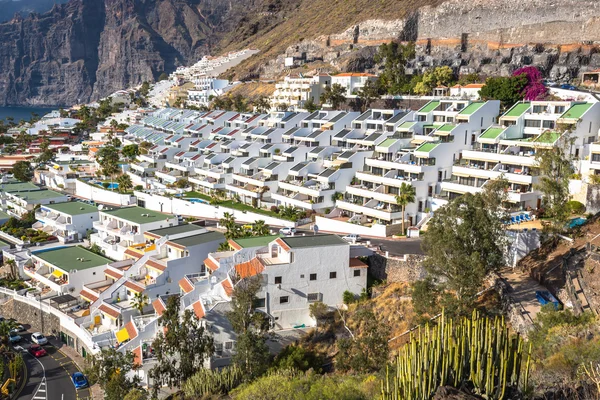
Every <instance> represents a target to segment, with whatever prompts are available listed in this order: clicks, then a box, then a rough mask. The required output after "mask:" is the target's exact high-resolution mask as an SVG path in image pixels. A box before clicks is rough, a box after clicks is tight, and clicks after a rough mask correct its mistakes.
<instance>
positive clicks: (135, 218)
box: [101, 206, 173, 224]
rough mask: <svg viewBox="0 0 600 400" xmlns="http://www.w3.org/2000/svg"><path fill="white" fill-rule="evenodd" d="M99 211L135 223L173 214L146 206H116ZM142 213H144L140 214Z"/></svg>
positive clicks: (170, 216) (165, 218)
mask: <svg viewBox="0 0 600 400" xmlns="http://www.w3.org/2000/svg"><path fill="white" fill-rule="evenodd" d="M101 212H103V213H106V214H108V215H112V216H113V217H117V218H121V219H124V220H127V221H131V222H134V223H136V224H144V223H146V222H154V221H161V220H167V219H169V218H173V215H170V214H163V213H161V212H158V211H152V210H148V209H147V208H143V207H139V206H133V207H123V208H116V209H114V210H102V211H101ZM142 214H144V215H143V216H142Z"/></svg>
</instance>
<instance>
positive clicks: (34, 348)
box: [27, 344, 47, 357]
mask: <svg viewBox="0 0 600 400" xmlns="http://www.w3.org/2000/svg"><path fill="white" fill-rule="evenodd" d="M27 351H28V352H29V354H31V355H32V356H34V357H42V356H45V355H46V354H47V353H46V350H44V348H43V347H42V346H40V345H39V344H32V345H31V346H29V349H28V350H27Z"/></svg>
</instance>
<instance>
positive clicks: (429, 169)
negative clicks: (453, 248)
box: [336, 100, 499, 225]
mask: <svg viewBox="0 0 600 400" xmlns="http://www.w3.org/2000/svg"><path fill="white" fill-rule="evenodd" d="M498 111H499V102H497V101H490V102H473V103H471V102H469V101H456V100H443V101H437V100H435V101H431V102H429V103H428V104H426V105H425V106H423V107H422V108H421V109H419V110H418V111H417V112H415V113H407V114H405V115H404V117H403V118H397V120H396V121H394V123H390V122H387V123H385V121H386V120H387V121H390V120H392V117H393V115H391V114H387V115H386V114H384V113H381V114H380V115H378V116H377V115H374V113H373V110H371V111H370V113H366V118H359V120H358V121H356V122H354V123H353V124H354V126H355V127H360V128H363V126H365V125H366V126H367V127H369V125H370V126H371V128H372V129H376V131H374V133H372V134H371V135H370V136H375V135H377V137H376V138H375V141H372V139H371V141H372V143H369V137H364V138H361V137H354V138H350V137H347V135H348V134H349V132H348V134H346V136H344V137H340V138H337V139H338V142H339V141H342V140H343V141H344V143H345V144H346V145H348V144H355V145H356V146H361V147H365V148H366V149H373V153H372V156H371V157H369V158H367V159H366V160H365V163H364V168H363V169H362V170H359V171H357V172H356V174H355V178H354V180H353V182H352V184H351V185H349V186H348V187H347V189H346V193H345V195H344V198H343V199H341V200H338V201H337V203H336V204H337V207H338V208H339V209H340V210H341V211H342V214H343V215H346V216H347V217H349V221H350V222H354V223H359V224H369V223H377V224H384V225H390V224H391V225H395V224H400V223H401V222H402V213H401V208H400V206H398V205H397V202H396V196H397V195H398V194H399V193H400V189H401V187H402V185H403V184H406V185H410V186H412V187H413V188H414V190H415V193H416V196H415V202H414V203H412V204H409V205H408V206H407V207H406V215H405V217H406V219H407V222H408V224H409V225H415V224H418V223H419V222H420V221H422V220H423V219H424V218H427V217H428V215H429V211H430V210H431V209H432V198H433V197H434V196H435V195H436V194H438V193H439V192H440V190H441V188H440V183H441V182H442V180H444V179H446V178H447V177H449V176H450V175H451V172H452V165H453V163H454V162H455V160H458V159H460V156H461V152H462V151H463V150H464V149H468V148H469V147H470V146H471V143H472V141H473V140H474V138H475V137H477V136H478V135H479V134H480V133H481V132H482V130H484V129H485V128H486V127H487V126H490V125H491V124H493V123H494V118H495V117H496V116H497V115H498ZM364 115H365V114H363V116H364ZM398 115H401V114H398ZM407 118H412V120H407ZM389 128H391V129H393V131H390V129H389Z"/></svg>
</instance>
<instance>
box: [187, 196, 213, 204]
mask: <svg viewBox="0 0 600 400" xmlns="http://www.w3.org/2000/svg"><path fill="white" fill-rule="evenodd" d="M186 200H188V201H190V202H192V203H202V204H210V203H209V202H208V201H206V200H204V199H197V198H195V197H192V198H189V199H186Z"/></svg>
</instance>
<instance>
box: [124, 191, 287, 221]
mask: <svg viewBox="0 0 600 400" xmlns="http://www.w3.org/2000/svg"><path fill="white" fill-rule="evenodd" d="M135 196H136V197H137V198H138V199H139V200H143V201H144V202H145V204H144V207H145V208H147V209H150V210H154V211H161V204H160V203H162V212H164V213H171V214H176V215H186V216H193V217H199V218H214V219H220V218H222V217H223V214H225V213H226V212H228V213H231V214H233V216H234V217H235V220H236V221H238V222H254V221H257V220H263V221H265V223H266V224H267V225H275V226H295V223H294V222H292V221H287V220H283V219H279V218H273V217H269V216H267V215H263V214H257V213H252V212H243V211H239V210H233V209H231V208H226V207H222V206H212V205H210V204H204V203H192V202H189V201H186V200H181V199H177V198H173V199H170V198H168V197H164V196H159V195H152V194H148V193H143V192H135Z"/></svg>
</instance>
